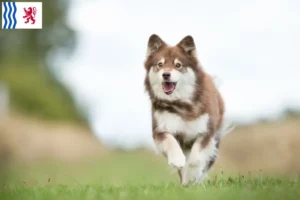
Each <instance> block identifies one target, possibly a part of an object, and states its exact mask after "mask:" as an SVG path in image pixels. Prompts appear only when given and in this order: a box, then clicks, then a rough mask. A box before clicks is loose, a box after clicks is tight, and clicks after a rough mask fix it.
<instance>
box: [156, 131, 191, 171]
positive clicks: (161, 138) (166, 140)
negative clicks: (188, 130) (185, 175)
mask: <svg viewBox="0 0 300 200" xmlns="http://www.w3.org/2000/svg"><path fill="white" fill-rule="evenodd" d="M153 139H154V142H155V144H156V147H157V149H158V151H159V152H160V153H162V154H163V155H164V156H165V157H166V158H167V159H168V164H169V165H170V166H171V167H174V168H175V169H177V170H179V171H180V170H181V169H182V168H183V167H184V166H185V162H186V160H185V155H184V154H183V152H182V149H181V147H180V145H179V143H178V142H177V140H176V139H175V138H174V136H173V135H171V134H169V133H165V132H155V133H154V134H153Z"/></svg>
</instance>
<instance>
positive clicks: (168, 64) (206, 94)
mask: <svg viewBox="0 0 300 200" xmlns="http://www.w3.org/2000/svg"><path fill="white" fill-rule="evenodd" d="M162 56H163V57H164V59H165V63H164V66H163V69H164V70H165V71H169V70H172V69H173V70H174V69H176V66H175V65H174V62H173V61H174V59H175V58H178V59H179V60H180V61H181V62H182V65H183V66H188V67H189V68H191V69H192V70H193V71H194V73H195V75H196V83H195V90H194V92H193V95H192V97H191V99H189V100H186V99H176V100H166V99H161V98H158V97H157V96H156V95H155V93H154V91H153V89H152V87H151V84H150V81H149V77H148V74H149V71H150V69H151V68H153V70H158V69H157V68H156V67H155V66H156V65H157V63H158V62H159V60H160V59H161V57H162ZM144 67H145V69H146V74H147V75H146V78H145V82H144V84H145V88H146V91H147V92H148V94H149V97H150V99H151V103H152V131H153V139H154V141H155V142H156V143H159V142H160V141H163V140H164V139H165V137H166V134H167V133H164V132H160V131H158V130H157V121H156V119H155V117H154V112H169V113H174V114H176V115H178V116H180V117H181V118H182V120H184V121H186V122H188V121H193V120H195V119H197V118H198V117H199V116H201V115H203V114H205V113H207V114H208V115H209V121H208V131H207V132H206V133H205V134H203V137H202V139H201V140H200V143H201V146H202V148H205V147H206V145H207V144H208V143H209V141H210V140H211V139H212V138H215V139H216V140H217V146H216V148H218V147H219V142H220V136H219V135H216V133H217V131H218V130H219V129H220V127H221V126H222V123H223V115H224V102H223V99H222V96H221V94H220V92H219V91H218V89H217V88H216V86H215V84H214V82H213V80H212V77H211V76H210V75H208V74H207V73H206V72H205V71H204V69H203V67H202V66H201V65H200V62H199V61H198V59H197V56H196V47H195V43H194V40H193V38H192V37H191V36H186V37H185V38H184V39H182V40H181V41H180V42H179V43H178V44H177V45H176V46H169V45H167V44H166V43H165V42H164V41H163V40H161V39H160V37H159V36H157V35H155V34H153V35H152V36H151V37H150V38H149V41H148V55H147V58H146V60H145V62H144ZM186 69H187V68H186V67H183V68H181V69H179V70H181V72H182V73H184V72H185V70H186ZM176 70H178V69H176ZM171 134H173V135H175V136H174V137H175V138H176V140H177V141H178V143H179V145H180V147H181V148H182V149H183V151H185V150H190V149H191V148H192V145H193V143H194V142H195V141H196V139H197V138H196V137H195V138H194V139H193V140H192V141H185V137H186V135H185V133H171ZM214 159H215V158H212V159H211V160H210V161H209V162H208V163H207V170H208V169H209V168H210V167H211V166H212V165H213V163H214ZM179 175H180V177H181V174H180V171H179Z"/></svg>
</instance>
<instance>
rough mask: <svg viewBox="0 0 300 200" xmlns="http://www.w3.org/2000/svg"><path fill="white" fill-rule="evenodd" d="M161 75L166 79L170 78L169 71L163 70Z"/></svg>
mask: <svg viewBox="0 0 300 200" xmlns="http://www.w3.org/2000/svg"><path fill="white" fill-rule="evenodd" d="M162 76H163V78H164V79H165V80H168V79H169V78H170V76H171V73H170V72H164V73H163V74H162Z"/></svg>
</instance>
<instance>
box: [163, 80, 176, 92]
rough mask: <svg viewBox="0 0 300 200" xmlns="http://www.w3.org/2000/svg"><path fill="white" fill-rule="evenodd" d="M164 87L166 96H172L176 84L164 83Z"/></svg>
mask: <svg viewBox="0 0 300 200" xmlns="http://www.w3.org/2000/svg"><path fill="white" fill-rule="evenodd" d="M162 87H163V90H164V92H165V94H172V93H173V91H174V90H175V88H176V82H163V83H162Z"/></svg>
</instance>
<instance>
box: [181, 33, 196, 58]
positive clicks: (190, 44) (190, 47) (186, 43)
mask: <svg viewBox="0 0 300 200" xmlns="http://www.w3.org/2000/svg"><path fill="white" fill-rule="evenodd" d="M177 46H178V47H180V48H181V49H183V50H184V52H186V53H187V54H188V55H189V56H195V54H196V45H195V42H194V39H193V37H192V36H190V35H188V36H185V37H184V38H183V39H182V40H181V41H180V42H179V43H178V44H177Z"/></svg>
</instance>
